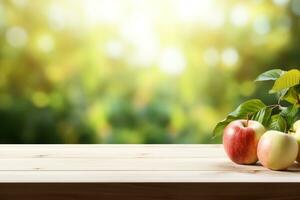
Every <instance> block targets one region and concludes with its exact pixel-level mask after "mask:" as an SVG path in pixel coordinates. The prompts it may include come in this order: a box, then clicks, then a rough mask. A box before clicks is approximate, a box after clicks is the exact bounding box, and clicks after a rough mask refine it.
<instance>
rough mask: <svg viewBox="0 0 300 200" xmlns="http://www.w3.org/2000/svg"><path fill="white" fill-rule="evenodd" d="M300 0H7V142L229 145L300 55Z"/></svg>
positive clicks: (1, 102) (1, 63)
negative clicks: (223, 125) (274, 71)
mask: <svg viewBox="0 0 300 200" xmlns="http://www.w3.org/2000/svg"><path fill="white" fill-rule="evenodd" d="M299 23H300V3H299V1H298V0H272V1H261V0H249V1H236V0H224V1H216V0H164V1H160V0H49V1H37V0H5V1H0V57H1V59H0V127H1V134H0V143H218V142H220V141H221V138H220V137H217V138H214V139H211V132H212V129H213V127H214V125H215V124H216V123H217V122H218V121H219V120H221V119H222V118H224V117H225V115H226V114H227V113H228V112H230V111H231V110H232V109H233V108H234V107H236V105H238V104H239V103H240V102H242V101H244V100H245V99H248V98H252V97H255V98H261V99H263V100H264V101H265V102H266V103H270V101H272V96H269V95H268V94H265V93H264V92H263V91H267V88H265V87H263V86H261V85H260V84H254V83H253V82H252V80H253V79H255V77H256V76H257V75H258V74H259V73H261V72H263V71H265V70H268V69H271V68H282V69H290V68H294V67H295V66H298V64H299V61H300V56H299V55H298V54H299V52H300V46H299V45H298V44H299V32H300V28H299V26H298V25H299Z"/></svg>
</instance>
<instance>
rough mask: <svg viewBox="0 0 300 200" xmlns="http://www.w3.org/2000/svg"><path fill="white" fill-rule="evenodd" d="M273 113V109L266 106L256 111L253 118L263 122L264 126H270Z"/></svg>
mask: <svg viewBox="0 0 300 200" xmlns="http://www.w3.org/2000/svg"><path fill="white" fill-rule="evenodd" d="M271 115H272V109H271V108H269V107H265V108H263V109H261V110H260V111H258V112H257V113H255V115H253V117H252V118H251V119H252V120H256V121H258V122H260V123H262V124H263V125H264V126H268V124H269V123H270V119H271Z"/></svg>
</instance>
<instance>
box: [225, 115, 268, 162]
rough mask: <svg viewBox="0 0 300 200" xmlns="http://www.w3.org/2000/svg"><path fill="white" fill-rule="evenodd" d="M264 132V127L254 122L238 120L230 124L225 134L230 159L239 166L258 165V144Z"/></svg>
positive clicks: (226, 148)
mask: <svg viewBox="0 0 300 200" xmlns="http://www.w3.org/2000/svg"><path fill="white" fill-rule="evenodd" d="M264 132H265V128H264V126H263V125H262V124H261V123H259V122H257V121H253V120H236V121H233V122H231V123H230V124H228V125H227V127H226V128H225V129H224V133H223V145H224V149H225V151H226V153H227V155H228V157H229V158H230V159H231V160H232V161H233V162H235V163H237V164H253V163H256V162H257V144H258V141H259V139H260V137H261V136H262V135H263V134H264Z"/></svg>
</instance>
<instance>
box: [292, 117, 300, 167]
mask: <svg viewBox="0 0 300 200" xmlns="http://www.w3.org/2000/svg"><path fill="white" fill-rule="evenodd" d="M293 129H294V131H295V133H294V134H293V136H294V137H295V138H296V140H297V142H298V147H299V148H298V149H299V151H298V156H297V159H296V160H297V162H298V163H300V120H298V121H296V122H295V123H294V125H293Z"/></svg>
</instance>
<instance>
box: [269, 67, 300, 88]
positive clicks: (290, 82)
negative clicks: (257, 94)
mask: <svg viewBox="0 0 300 200" xmlns="http://www.w3.org/2000/svg"><path fill="white" fill-rule="evenodd" d="M298 84H300V71H299V70H297V69H292V70H290V71H288V72H286V73H284V74H283V75H282V76H280V77H279V78H278V79H277V80H276V81H275V83H274V85H273V88H272V89H271V90H270V93H276V92H280V91H281V90H283V89H286V88H290V87H293V86H295V85H298Z"/></svg>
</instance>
